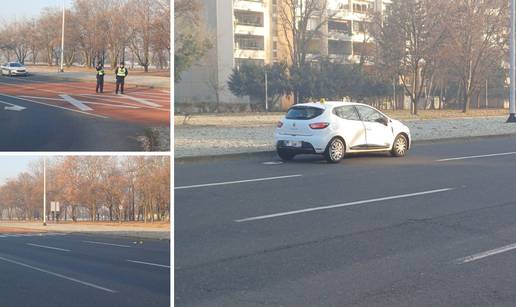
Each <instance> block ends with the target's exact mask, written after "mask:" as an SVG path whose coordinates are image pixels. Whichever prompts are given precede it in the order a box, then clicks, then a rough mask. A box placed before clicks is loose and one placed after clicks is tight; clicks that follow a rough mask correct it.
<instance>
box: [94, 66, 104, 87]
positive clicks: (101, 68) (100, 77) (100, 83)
mask: <svg viewBox="0 0 516 307" xmlns="http://www.w3.org/2000/svg"><path fill="white" fill-rule="evenodd" d="M95 68H96V69H97V87H96V88H95V92H97V93H98V92H99V91H100V92H101V93H104V74H105V72H104V66H103V65H102V63H101V62H99V63H98V64H97V66H96V67H95Z"/></svg>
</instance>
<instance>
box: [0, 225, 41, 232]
mask: <svg viewBox="0 0 516 307" xmlns="http://www.w3.org/2000/svg"><path fill="white" fill-rule="evenodd" d="M33 232H41V230H37V229H27V228H17V227H2V226H0V233H33Z"/></svg>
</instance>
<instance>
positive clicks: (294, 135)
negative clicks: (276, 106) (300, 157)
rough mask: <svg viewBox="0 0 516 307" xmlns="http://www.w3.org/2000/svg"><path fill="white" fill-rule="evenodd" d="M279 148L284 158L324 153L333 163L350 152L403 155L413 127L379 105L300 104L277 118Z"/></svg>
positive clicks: (336, 102)
mask: <svg viewBox="0 0 516 307" xmlns="http://www.w3.org/2000/svg"><path fill="white" fill-rule="evenodd" d="M275 141H276V150H277V153H278V155H279V157H280V158H281V159H282V160H285V161H287V160H292V159H293V158H294V156H295V155H297V154H322V155H324V157H325V159H326V160H327V161H328V162H331V163H337V162H339V161H340V160H341V159H342V158H343V157H344V155H345V154H347V153H365V152H390V153H391V155H393V156H396V157H401V156H404V155H405V154H406V153H407V151H408V150H409V148H410V145H411V137H410V130H409V128H408V127H407V126H405V125H404V124H402V123H401V122H399V121H397V120H394V119H391V118H389V117H388V116H387V115H385V114H383V113H382V112H380V111H378V110H377V109H375V108H373V107H371V106H368V105H365V104H361V103H351V102H341V101H329V102H324V103H302V104H297V105H294V106H292V107H290V109H289V110H288V111H287V114H286V115H285V117H284V118H283V119H282V120H281V121H280V122H278V125H277V128H276V132H275Z"/></svg>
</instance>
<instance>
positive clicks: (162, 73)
mask: <svg viewBox="0 0 516 307" xmlns="http://www.w3.org/2000/svg"><path fill="white" fill-rule="evenodd" d="M128 68H129V69H130V71H129V73H130V74H131V75H136V76H139V75H145V76H153V77H170V70H150V71H149V72H147V73H146V72H144V71H143V69H131V67H128ZM27 69H28V70H29V72H44V73H48V72H56V71H57V70H58V69H59V67H58V66H46V65H35V66H34V65H27ZM110 69H111V68H110V67H108V68H106V70H110ZM64 70H65V71H66V72H87V73H92V74H94V73H95V69H94V68H91V67H80V66H71V67H65V68H64ZM113 70H114V68H113Z"/></svg>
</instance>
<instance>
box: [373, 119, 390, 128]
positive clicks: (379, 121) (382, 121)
mask: <svg viewBox="0 0 516 307" xmlns="http://www.w3.org/2000/svg"><path fill="white" fill-rule="evenodd" d="M390 121H391V120H390V119H388V118H387V117H380V118H378V119H377V120H376V122H377V123H380V124H383V125H385V126H388V125H389V122H390Z"/></svg>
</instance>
